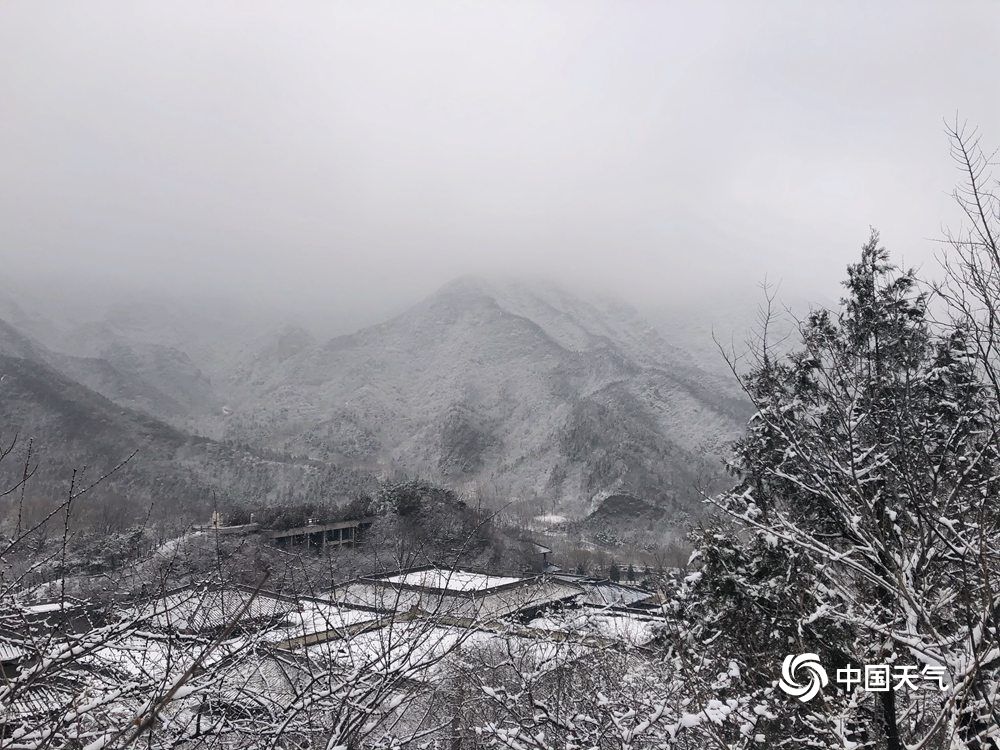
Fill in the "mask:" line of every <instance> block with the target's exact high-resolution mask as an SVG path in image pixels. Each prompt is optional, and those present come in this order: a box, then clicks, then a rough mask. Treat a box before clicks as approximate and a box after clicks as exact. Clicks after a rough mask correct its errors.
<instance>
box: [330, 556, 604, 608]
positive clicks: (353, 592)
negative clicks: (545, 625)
mask: <svg viewBox="0 0 1000 750" xmlns="http://www.w3.org/2000/svg"><path fill="white" fill-rule="evenodd" d="M583 594H584V589H583V588H581V587H580V586H577V585H575V584H572V583H567V582H564V581H558V580H556V579H553V578H550V577H547V576H514V575H497V574H494V573H482V572H478V571H472V570H462V569H455V568H443V567H438V566H434V565H428V566H424V567H419V568H410V569H408V570H403V571H397V572H393V573H386V574H383V575H379V576H367V577H362V578H358V579H355V580H353V581H350V582H348V583H346V584H343V585H341V586H337V587H336V588H334V589H332V590H331V591H329V592H328V593H327V594H326V596H327V598H329V599H330V600H331V601H335V602H338V603H340V604H344V605H346V606H349V607H359V608H364V609H370V610H372V611H377V612H385V613H389V612H410V611H419V612H422V613H424V614H427V615H439V616H444V615H447V616H449V617H457V618H465V619H468V620H473V619H475V620H496V619H498V618H505V617H511V616H515V615H516V616H519V617H520V618H522V619H524V620H528V619H531V618H532V617H535V616H537V615H538V614H539V613H540V612H542V611H543V610H545V609H547V608H549V607H552V606H556V605H559V604H562V603H569V602H572V601H574V600H575V599H576V598H577V597H579V596H581V595H583Z"/></svg>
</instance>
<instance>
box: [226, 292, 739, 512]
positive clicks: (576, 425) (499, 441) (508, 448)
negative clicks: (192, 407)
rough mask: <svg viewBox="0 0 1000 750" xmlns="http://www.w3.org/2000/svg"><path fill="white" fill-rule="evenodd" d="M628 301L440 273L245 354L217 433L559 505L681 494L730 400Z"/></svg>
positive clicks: (732, 419)
mask: <svg viewBox="0 0 1000 750" xmlns="http://www.w3.org/2000/svg"><path fill="white" fill-rule="evenodd" d="M687 359H688V358H687V357H685V355H684V354H683V353H682V352H680V351H679V350H676V349H673V348H671V347H669V346H668V345H666V344H665V343H664V342H663V340H662V339H661V338H660V337H659V336H658V335H657V334H656V332H655V331H654V330H653V329H652V328H651V327H650V326H649V325H648V324H646V323H644V322H643V321H642V320H641V319H640V318H639V317H638V316H637V315H636V314H635V313H634V312H632V311H631V310H629V309H627V308H624V307H620V306H619V307H618V308H617V309H616V308H613V307H611V306H605V307H601V306H595V305H591V304H589V303H587V302H585V301H583V300H581V299H579V298H575V297H573V296H571V295H568V294H566V293H565V292H561V291H559V290H553V289H552V288H548V287H540V286H532V285H525V284H517V283H513V282H509V283H502V284H493V283H488V282H485V281H482V280H478V279H468V278H466V279H460V280H458V281H456V282H453V283H451V284H449V285H447V286H446V287H444V288H443V289H441V290H440V291H439V292H438V293H436V294H435V295H433V296H432V297H430V298H428V299H427V300H425V301H424V302H422V303H420V304H418V305H416V306H415V307H413V308H412V309H410V310H408V311H407V312H406V313H404V314H403V315H400V316H398V317H396V318H393V319H392V320H389V321H387V322H385V323H382V324H380V325H377V326H373V327H370V328H366V329H363V330H361V331H358V332H357V333H355V334H353V335H349V336H341V337H338V338H335V339H333V340H331V341H329V342H326V343H325V344H320V345H304V346H302V347H301V349H300V350H299V351H296V352H294V353H292V354H290V355H289V356H285V357H281V358H275V357H269V356H263V355H262V356H258V357H256V358H254V359H252V360H251V361H249V362H248V363H247V364H246V366H245V368H244V369H243V370H242V371H241V372H240V373H239V376H238V377H236V378H234V381H235V382H238V383H239V384H240V385H239V386H238V389H237V391H236V394H235V395H234V399H233V402H232V404H231V405H232V409H233V414H232V416H231V417H230V421H229V423H228V425H227V434H228V435H229V436H230V437H233V438H236V439H239V440H247V441H250V442H252V443H255V444H259V445H267V446H270V447H273V448H277V449H281V450H289V451H292V452H296V453H298V452H303V453H307V454H308V455H310V456H314V457H317V458H332V459H337V460H351V461H352V462H354V463H355V464H356V465H359V466H365V467H367V468H372V469H384V470H390V469H393V468H403V469H406V470H408V471H411V472H418V473H421V474H423V475H425V476H428V477H430V478H435V479H443V480H445V481H448V482H450V483H451V484H453V485H456V486H460V487H462V486H464V487H466V488H479V489H483V488H486V487H487V486H488V487H491V488H493V491H494V492H496V493H500V494H504V495H507V496H513V497H532V496H539V497H546V498H551V499H554V500H555V501H556V503H557V504H558V505H559V506H561V507H563V508H565V509H568V510H569V511H571V512H574V513H584V512H586V510H587V509H588V508H589V506H590V504H591V502H592V501H593V500H594V499H595V498H599V497H601V496H602V495H604V494H606V493H608V492H611V491H618V490H622V491H631V492H633V493H636V494H638V495H640V496H643V497H647V498H650V499H653V500H655V501H656V502H659V503H665V504H670V505H673V504H677V505H679V506H683V507H687V506H688V505H689V503H690V501H691V499H692V497H693V493H692V490H691V486H692V484H693V482H694V481H695V479H696V476H697V475H699V474H700V472H701V467H702V466H707V463H708V462H704V461H700V460H699V457H700V456H702V455H704V453H705V452H706V449H707V450H709V451H711V450H715V449H717V448H718V446H719V445H720V444H722V443H723V442H725V441H726V440H728V439H729V438H731V437H732V436H734V435H735V434H736V433H737V432H738V430H739V429H740V428H741V425H742V420H743V418H744V416H745V407H744V405H743V404H742V403H741V402H739V401H737V400H735V399H730V398H727V397H724V396H718V395H717V394H716V393H714V392H713V391H712V389H711V387H710V385H709V381H710V379H709V378H707V377H706V376H705V375H704V373H701V372H700V371H699V370H698V369H697V368H696V367H694V366H692V365H691V364H690V363H689V362H688V361H687Z"/></svg>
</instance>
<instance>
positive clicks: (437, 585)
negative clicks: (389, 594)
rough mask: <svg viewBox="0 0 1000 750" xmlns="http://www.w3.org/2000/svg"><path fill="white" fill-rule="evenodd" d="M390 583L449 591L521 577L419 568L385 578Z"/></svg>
mask: <svg viewBox="0 0 1000 750" xmlns="http://www.w3.org/2000/svg"><path fill="white" fill-rule="evenodd" d="M383 580H385V581H386V582H388V583H395V584H401V585H404V586H424V587H426V588H430V589H446V590H448V591H485V590H487V589H491V588H495V587H497V586H504V585H506V584H509V583H517V582H518V581H520V580H522V579H521V578H509V577H506V576H491V575H487V574H485V573H470V572H468V571H464V570H442V569H441V568H432V569H431V570H419V571H414V572H411V573H404V574H402V575H396V576H390V577H389V578H385V579H383Z"/></svg>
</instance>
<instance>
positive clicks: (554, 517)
mask: <svg viewBox="0 0 1000 750" xmlns="http://www.w3.org/2000/svg"><path fill="white" fill-rule="evenodd" d="M535 520H536V521H538V523H543V524H546V525H547V526H554V525H555V524H557V523H566V522H567V521H568V520H569V519H568V518H567V517H566V516H560V515H559V514H558V513H546V514H545V515H542V516H535Z"/></svg>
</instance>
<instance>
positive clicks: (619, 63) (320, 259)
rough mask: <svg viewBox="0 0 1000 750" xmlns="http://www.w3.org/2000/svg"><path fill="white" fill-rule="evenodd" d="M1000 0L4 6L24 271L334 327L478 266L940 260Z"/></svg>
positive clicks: (639, 280) (997, 106)
mask: <svg viewBox="0 0 1000 750" xmlns="http://www.w3.org/2000/svg"><path fill="white" fill-rule="evenodd" d="M998 41H1000V4H998V3H995V2H980V3H976V2H948V3H946V2H938V3H921V2H898V3H894V2H879V3H870V2H864V3H862V2H858V3H851V2H837V3H803V2H794V3H778V2H763V3H751V2H746V1H745V0H738V1H737V0H734V1H733V2H729V3H718V4H711V3H694V2H656V3H642V2H622V1H621V0H619V1H616V2H606V3H604V2H586V1H583V0H567V1H566V2H555V1H552V2H517V1H516V0H502V1H501V0H493V1H490V2H485V1H482V2H430V1H424V0H421V1H419V2H418V1H414V0H405V1H401V2H376V1H373V0H358V1H357V2H350V3H347V2H330V1H324V2H306V1H305V0H299V1H294V0H292V1H289V0H282V1H280V2H279V1H278V0H273V1H272V2H260V1H255V0H232V1H231V2H223V1H221V0H216V1H214V2H205V0H197V1H192V2H186V1H183V0H169V1H168V0H160V1H159V2H144V1H141V0H125V1H123V2H101V1H100V0H89V1H88V2H68V1H67V2H44V1H40V0H3V2H0V258H2V260H3V267H4V269H6V270H7V271H9V272H11V273H12V274H13V275H20V274H23V273H25V272H26V271H32V272H34V273H35V274H36V275H37V274H38V273H39V272H40V271H41V270H44V271H45V272H46V273H50V272H52V271H51V269H58V270H59V273H60V275H61V276H64V277H65V276H69V277H71V278H73V279H75V280H77V281H87V280H89V279H92V278H95V277H101V278H105V279H108V278H110V279H113V280H117V281H118V282H121V283H128V284H134V285H136V286H140V287H145V286H149V285H153V286H156V285H164V286H168V287H173V288H179V287H182V286H185V287H186V286H191V287H193V288H194V289H195V290H196V291H206V290H213V289H220V290H225V291H226V292H227V293H237V294H241V295H244V296H246V297H260V298H261V299H267V300H271V301H274V300H279V301H280V300H283V299H285V300H287V301H288V304H289V305H292V306H305V307H309V306H315V305H327V304H328V305H329V308H330V309H331V310H333V311H336V310H342V309H347V308H349V307H351V306H359V307H360V308H364V309H374V308H376V307H378V306H379V305H381V304H383V303H384V300H386V299H387V298H388V299H399V298H404V299H405V298H414V297H416V296H419V295H421V294H423V293H425V292H427V291H428V290H430V289H431V288H433V287H434V286H436V285H438V284H440V283H442V282H444V281H446V280H448V279H449V278H450V277H452V276H455V275H459V274H462V273H469V272H483V271H487V272H488V271H493V270H502V271H525V272H540V273H544V274H547V275H552V276H556V277H559V278H562V279H563V280H565V281H566V282H567V283H569V284H574V283H591V284H593V283H598V284H601V285H603V286H606V287H607V288H608V290H609V291H612V292H622V291H627V292H630V293H632V294H634V295H635V296H636V298H637V299H640V300H644V301H650V300H661V299H662V300H673V299H690V298H692V297H696V298H697V299H699V300H703V301H711V300H713V299H718V298H720V297H721V296H723V295H728V294H731V293H732V292H733V290H738V289H742V288H746V287H747V286H752V285H753V284H754V283H756V282H757V281H758V280H759V279H761V278H762V277H763V276H764V275H765V274H767V275H769V276H770V277H771V278H772V279H774V278H781V279H783V283H784V285H785V288H786V289H791V290H793V291H795V292H796V293H798V292H799V291H801V293H803V294H811V293H814V292H819V293H827V294H829V291H830V290H831V289H834V293H835V286H834V284H835V282H836V280H837V279H839V278H840V276H841V275H842V268H843V266H844V265H845V264H846V263H848V262H850V261H851V260H852V259H853V257H854V255H855V254H856V251H857V248H858V247H859V246H860V245H861V243H862V242H863V240H864V239H865V237H866V235H867V231H868V226H869V225H871V224H874V225H876V226H878V227H879V228H880V229H881V230H882V233H883V238H884V240H885V241H886V243H887V245H888V246H889V247H890V248H891V249H892V250H894V251H895V252H896V253H898V254H901V255H903V256H904V257H905V258H906V259H907V260H908V261H911V262H923V261H925V259H927V258H928V257H929V256H930V250H931V248H932V242H931V240H932V239H933V238H935V237H938V236H939V231H940V227H941V224H942V222H944V221H948V220H951V219H952V218H953V217H954V213H953V212H952V210H951V207H950V204H949V201H948V198H947V197H946V193H947V191H948V190H950V187H951V186H952V185H953V183H954V181H955V179H956V173H955V171H954V168H953V166H952V164H951V162H950V161H949V158H948V151H947V142H946V139H945V137H944V135H943V132H942V118H943V117H954V115H955V113H956V111H960V112H961V115H962V116H963V117H966V118H968V119H969V120H970V121H972V122H975V123H978V124H980V125H981V126H982V128H983V131H984V134H985V136H986V138H987V139H990V140H992V142H994V143H1000V98H998V97H997V96H996V83H997V81H996V77H997V76H996V74H997V72H998V71H1000V55H998V52H997V49H998V44H997V42H998Z"/></svg>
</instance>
